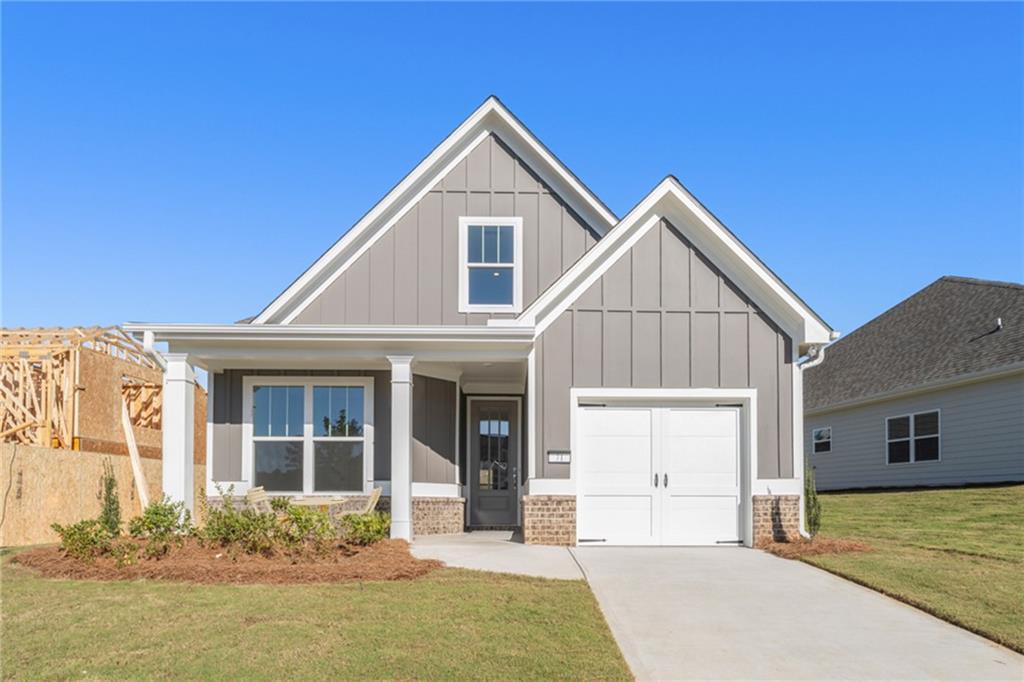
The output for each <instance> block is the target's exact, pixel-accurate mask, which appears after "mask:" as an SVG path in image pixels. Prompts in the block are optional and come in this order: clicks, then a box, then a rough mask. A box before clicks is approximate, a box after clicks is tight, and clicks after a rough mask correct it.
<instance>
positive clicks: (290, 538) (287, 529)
mask: <svg viewBox="0 0 1024 682" xmlns="http://www.w3.org/2000/svg"><path fill="white" fill-rule="evenodd" d="M278 528H279V531H280V533H279V537H280V540H281V542H282V544H284V546H285V547H286V548H287V549H288V550H290V551H292V552H295V551H299V550H302V549H304V548H306V547H309V548H311V549H313V551H315V552H318V553H323V552H325V551H327V550H328V549H329V548H330V546H331V543H332V542H333V541H334V540H336V539H337V538H338V534H337V531H335V529H334V525H333V524H332V523H331V517H330V516H328V515H327V513H326V512H322V511H320V510H319V509H312V508H310V507H295V506H289V507H288V509H287V511H286V512H285V514H284V517H283V518H282V519H281V520H280V524H279V527H278Z"/></svg>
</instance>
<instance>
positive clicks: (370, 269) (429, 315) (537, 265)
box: [294, 136, 596, 325]
mask: <svg viewBox="0 0 1024 682" xmlns="http://www.w3.org/2000/svg"><path fill="white" fill-rule="evenodd" d="M466 215H479V216H519V217H521V218H522V219H523V305H524V306H527V305H529V304H530V303H531V302H532V301H533V300H534V299H535V298H536V297H537V295H538V294H539V293H540V292H542V291H544V290H545V289H546V288H547V287H549V286H550V285H551V283H552V282H554V281H555V280H556V279H557V278H558V277H559V276H560V275H561V274H562V273H563V272H565V270H566V269H568V268H569V267H570V266H571V265H572V264H573V263H575V262H576V261H577V260H579V258H580V256H582V255H583V254H584V253H585V252H586V251H587V250H589V249H590V248H591V247H592V246H593V245H594V244H595V243H596V237H595V233H594V232H593V231H592V230H591V229H590V228H589V227H588V226H586V225H585V224H584V223H583V221H582V219H580V218H579V216H577V215H576V214H575V213H574V212H573V211H572V210H571V209H570V208H569V206H568V205H567V204H566V203H565V201H563V200H562V198H561V197H559V196H558V195H556V194H554V193H553V192H552V191H551V189H550V188H548V187H547V186H545V185H544V184H543V183H542V182H540V180H538V179H537V178H536V177H535V176H534V175H533V173H532V172H531V171H530V170H529V169H528V168H526V167H525V166H524V165H523V163H522V162H521V161H520V160H519V159H518V158H517V157H516V156H515V155H514V154H513V153H512V152H511V151H510V150H509V149H508V148H507V147H505V146H504V145H503V144H502V143H501V141H500V140H498V139H497V138H496V137H494V136H491V137H489V138H487V139H486V140H483V141H482V142H481V143H480V144H479V145H477V146H476V147H475V148H474V149H473V150H472V151H471V152H470V154H469V156H468V157H467V158H466V159H464V160H463V161H462V162H461V163H459V165H458V166H456V167H455V168H454V169H452V171H451V172H450V173H448V175H447V176H445V177H444V178H443V179H442V180H441V181H440V182H439V183H438V184H437V185H436V186H435V187H434V188H433V189H432V190H431V191H430V192H428V193H427V194H426V195H425V196H424V197H423V198H422V199H421V200H420V201H419V202H418V203H417V204H416V205H415V206H413V207H412V208H410V210H409V211H408V212H407V213H406V214H405V215H403V216H402V217H401V218H400V219H399V220H398V222H397V223H396V224H395V226H394V227H393V228H392V229H391V230H388V231H387V232H386V233H385V234H384V235H383V236H382V237H381V238H380V239H379V240H378V241H377V242H376V243H375V244H374V245H373V246H372V247H371V248H370V249H369V250H368V251H367V252H366V253H364V254H363V255H362V256H360V257H359V259H358V260H356V261H355V262H354V263H353V264H352V265H351V266H350V267H349V268H348V270H346V271H345V272H344V273H342V274H341V275H340V276H339V277H338V278H337V279H336V280H335V281H334V282H333V283H331V284H330V285H329V286H328V287H327V289H325V290H324V292H323V293H322V294H321V295H320V296H319V297H317V298H316V299H315V300H314V301H313V302H312V303H310V305H309V306H308V307H306V308H305V309H304V310H303V311H302V312H300V313H299V314H298V316H297V317H296V318H295V320H294V321H295V323H296V324H421V325H437V324H486V322H487V319H488V318H489V317H492V315H487V314H472V315H467V314H464V313H460V312H459V310H458V305H459V300H458V299H459V251H458V247H459V232H458V230H459V218H460V217H461V216H466Z"/></svg>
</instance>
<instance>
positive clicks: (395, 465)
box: [388, 355, 412, 540]
mask: <svg viewBox="0 0 1024 682" xmlns="http://www.w3.org/2000/svg"><path fill="white" fill-rule="evenodd" d="M388 361H389V362H390V363H391V537H393V538H399V539H402V540H412V356H411V355H389V356H388Z"/></svg>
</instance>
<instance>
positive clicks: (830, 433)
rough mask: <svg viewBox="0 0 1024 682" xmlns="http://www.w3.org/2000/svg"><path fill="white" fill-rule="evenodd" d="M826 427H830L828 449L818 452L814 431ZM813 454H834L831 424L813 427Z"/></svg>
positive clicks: (822, 429)
mask: <svg viewBox="0 0 1024 682" xmlns="http://www.w3.org/2000/svg"><path fill="white" fill-rule="evenodd" d="M825 429H828V450H822V451H821V452H818V451H817V450H815V449H814V444H815V441H814V432H815V431H824V430H825ZM886 435H887V436H888V435H889V434H888V432H886ZM886 447H888V446H886ZM811 454H812V455H830V454H832V426H831V425H829V426H816V427H814V428H812V429H811Z"/></svg>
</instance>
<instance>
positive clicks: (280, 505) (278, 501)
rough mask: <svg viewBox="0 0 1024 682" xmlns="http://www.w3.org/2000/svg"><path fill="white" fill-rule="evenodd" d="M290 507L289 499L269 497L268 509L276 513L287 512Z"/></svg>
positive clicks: (290, 501) (290, 500)
mask: <svg viewBox="0 0 1024 682" xmlns="http://www.w3.org/2000/svg"><path fill="white" fill-rule="evenodd" d="M291 506H292V499H291V498H290V497H271V498H270V508H271V509H273V510H274V511H276V512H278V513H284V512H287V511H288V509H289V508H290V507H291Z"/></svg>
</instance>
